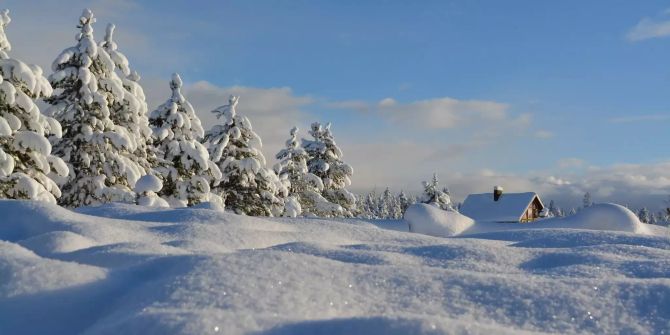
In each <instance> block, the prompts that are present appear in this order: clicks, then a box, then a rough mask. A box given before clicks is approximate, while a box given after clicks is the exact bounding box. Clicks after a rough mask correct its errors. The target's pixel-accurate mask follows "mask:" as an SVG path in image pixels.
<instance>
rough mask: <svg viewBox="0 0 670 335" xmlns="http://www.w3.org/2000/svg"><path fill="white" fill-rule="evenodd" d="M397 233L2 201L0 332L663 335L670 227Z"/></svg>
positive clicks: (669, 303) (196, 212)
mask: <svg viewBox="0 0 670 335" xmlns="http://www.w3.org/2000/svg"><path fill="white" fill-rule="evenodd" d="M613 211H614V212H616V210H613ZM616 215H618V214H616ZM583 220H590V218H583ZM600 220H605V221H606V220H608V219H607V217H604V219H603V218H600ZM602 225H603V227H607V226H606V223H605V222H603V223H602ZM380 227H388V228H391V229H380ZM406 227H407V224H406V223H404V222H402V221H380V222H375V223H374V224H373V223H371V222H369V221H367V222H366V221H363V220H326V219H279V218H278V219H267V218H255V217H243V216H238V215H234V214H230V213H222V212H217V211H214V210H209V209H206V208H199V209H197V208H196V209H163V210H157V209H149V208H145V207H139V206H132V205H119V204H114V205H106V206H102V207H97V208H93V207H89V208H82V209H80V210H78V211H77V212H72V211H69V210H66V209H63V208H60V207H57V206H55V205H49V204H43V203H38V202H22V201H12V200H4V201H0V334H216V333H219V334H443V333H474V334H477V333H481V334H491V333H496V334H502V333H513V334H519V333H525V332H529V333H543V332H550V333H561V334H564V333H599V334H602V333H607V334H612V333H622V334H664V333H666V334H667V333H670V233H669V231H668V229H665V228H658V227H652V229H649V230H647V231H645V232H642V233H643V234H642V233H640V232H638V233H634V232H627V231H607V230H592V229H574V228H571V227H566V223H565V222H563V223H561V222H558V223H556V222H555V223H551V222H548V223H547V225H546V226H545V227H544V229H537V227H534V229H518V228H521V227H519V225H516V226H514V228H517V229H514V230H504V231H496V230H499V229H500V227H499V226H491V225H489V226H486V225H479V224H477V225H475V226H470V227H468V229H467V230H464V231H462V232H461V233H460V234H459V235H457V236H454V237H449V238H443V237H432V236H427V235H421V234H415V233H408V232H404V231H403V230H406V229H407V228H406ZM475 227H476V228H477V229H479V230H474V228H475ZM504 227H510V226H504ZM589 227H590V228H593V229H597V228H598V227H594V226H589ZM580 228H585V227H580ZM601 228H602V227H601ZM618 230H622V229H618Z"/></svg>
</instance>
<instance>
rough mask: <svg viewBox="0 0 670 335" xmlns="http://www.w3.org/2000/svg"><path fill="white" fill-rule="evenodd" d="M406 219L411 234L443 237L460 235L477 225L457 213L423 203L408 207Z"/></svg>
mask: <svg viewBox="0 0 670 335" xmlns="http://www.w3.org/2000/svg"><path fill="white" fill-rule="evenodd" d="M404 219H405V221H407V224H408V228H409V231H411V232H414V233H419V234H426V235H431V236H442V237H448V236H454V235H458V234H460V233H462V232H463V231H465V230H466V229H468V228H470V227H472V225H474V223H475V221H474V220H472V219H471V218H469V217H467V216H464V215H462V214H459V213H457V212H454V211H446V210H442V209H440V208H439V207H436V206H433V205H432V204H421V203H418V204H413V205H410V206H409V207H407V210H406V211H405V215H404Z"/></svg>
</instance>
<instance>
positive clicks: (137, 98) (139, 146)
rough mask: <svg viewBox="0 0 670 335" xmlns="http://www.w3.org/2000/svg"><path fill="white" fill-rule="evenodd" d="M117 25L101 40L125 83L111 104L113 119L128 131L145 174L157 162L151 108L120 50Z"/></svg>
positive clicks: (134, 73)
mask: <svg viewBox="0 0 670 335" xmlns="http://www.w3.org/2000/svg"><path fill="white" fill-rule="evenodd" d="M115 28H116V27H115V26H114V24H111V23H110V24H109V25H108V26H107V31H106V34H105V38H104V40H103V41H102V42H100V47H102V48H103V49H104V50H105V51H106V52H107V53H108V54H109V56H110V58H111V59H112V61H113V62H114V65H115V69H116V74H117V75H118V76H119V78H120V79H121V82H122V85H123V86H122V87H123V89H124V91H123V92H117V93H116V94H117V95H119V96H121V97H122V98H121V99H117V100H115V101H114V102H113V104H112V105H111V106H110V118H111V120H112V122H114V124H115V125H117V126H120V127H121V128H122V129H123V131H125V132H126V133H127V134H128V138H130V140H131V142H132V146H133V148H132V149H131V153H132V155H131V156H130V158H131V159H133V160H134V161H135V162H136V163H137V164H138V165H140V166H141V167H142V168H143V169H144V173H145V174H148V173H151V171H152V169H153V166H154V165H155V164H156V154H155V152H154V150H153V146H152V145H151V141H152V140H151V134H152V131H151V127H150V126H149V118H148V107H147V102H146V97H145V95H144V90H143V89H142V86H140V84H139V80H140V76H139V74H137V72H135V71H131V69H130V65H129V63H128V58H127V57H126V56H125V55H124V54H123V53H121V52H120V51H119V50H118V45H117V44H116V42H115V41H114V29H115Z"/></svg>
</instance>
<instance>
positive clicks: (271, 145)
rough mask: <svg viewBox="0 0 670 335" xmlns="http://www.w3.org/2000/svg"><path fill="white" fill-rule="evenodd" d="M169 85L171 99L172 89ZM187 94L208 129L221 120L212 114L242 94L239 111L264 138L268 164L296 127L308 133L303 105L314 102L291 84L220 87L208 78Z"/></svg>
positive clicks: (190, 89)
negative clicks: (288, 85) (298, 92)
mask: <svg viewBox="0 0 670 335" xmlns="http://www.w3.org/2000/svg"><path fill="white" fill-rule="evenodd" d="M165 85H166V88H165V96H166V98H167V93H168V89H167V84H165ZM184 94H185V96H186V98H187V99H188V100H189V101H190V102H191V104H192V105H193V107H194V108H195V110H196V111H197V113H198V116H199V117H200V118H201V120H202V124H203V126H204V127H205V129H209V128H210V127H211V126H212V125H214V124H216V123H217V122H218V120H217V119H216V117H215V116H214V115H213V114H212V113H210V112H211V111H212V110H214V109H215V108H217V107H219V106H222V105H225V104H226V103H227V102H228V97H229V96H230V95H238V96H240V102H239V105H238V107H237V112H238V113H240V114H243V115H245V116H247V117H248V118H249V120H250V121H251V124H252V126H253V128H254V130H255V131H256V132H257V133H258V134H259V135H260V136H261V138H262V139H263V153H264V154H265V158H266V159H267V160H268V163H271V162H273V161H274V155H275V154H276V153H277V151H278V150H279V149H280V148H281V147H283V145H284V142H286V140H287V139H288V137H289V134H288V133H289V130H290V129H291V128H292V127H293V126H299V127H301V128H302V130H303V132H302V134H303V135H306V132H305V131H306V129H305V126H306V125H307V124H308V123H307V122H308V120H307V117H306V115H305V113H304V111H302V108H304V107H306V106H307V105H309V104H312V103H313V102H314V101H313V99H312V98H310V97H305V96H296V95H294V94H293V91H292V90H291V89H290V88H288V87H280V88H267V89H266V88H256V87H244V86H231V87H219V86H216V85H213V84H211V83H209V82H206V81H199V82H196V83H194V84H191V85H187V86H186V88H185V90H184Z"/></svg>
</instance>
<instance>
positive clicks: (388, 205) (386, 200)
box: [379, 187, 393, 219]
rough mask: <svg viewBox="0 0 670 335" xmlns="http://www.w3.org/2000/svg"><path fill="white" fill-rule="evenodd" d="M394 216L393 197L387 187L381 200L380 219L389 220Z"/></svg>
mask: <svg viewBox="0 0 670 335" xmlns="http://www.w3.org/2000/svg"><path fill="white" fill-rule="evenodd" d="M392 216H393V195H392V194H391V190H389V188H388V187H387V188H386V189H385V190H384V192H382V194H381V196H380V198H379V217H380V218H382V219H389V218H391V217H392Z"/></svg>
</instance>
